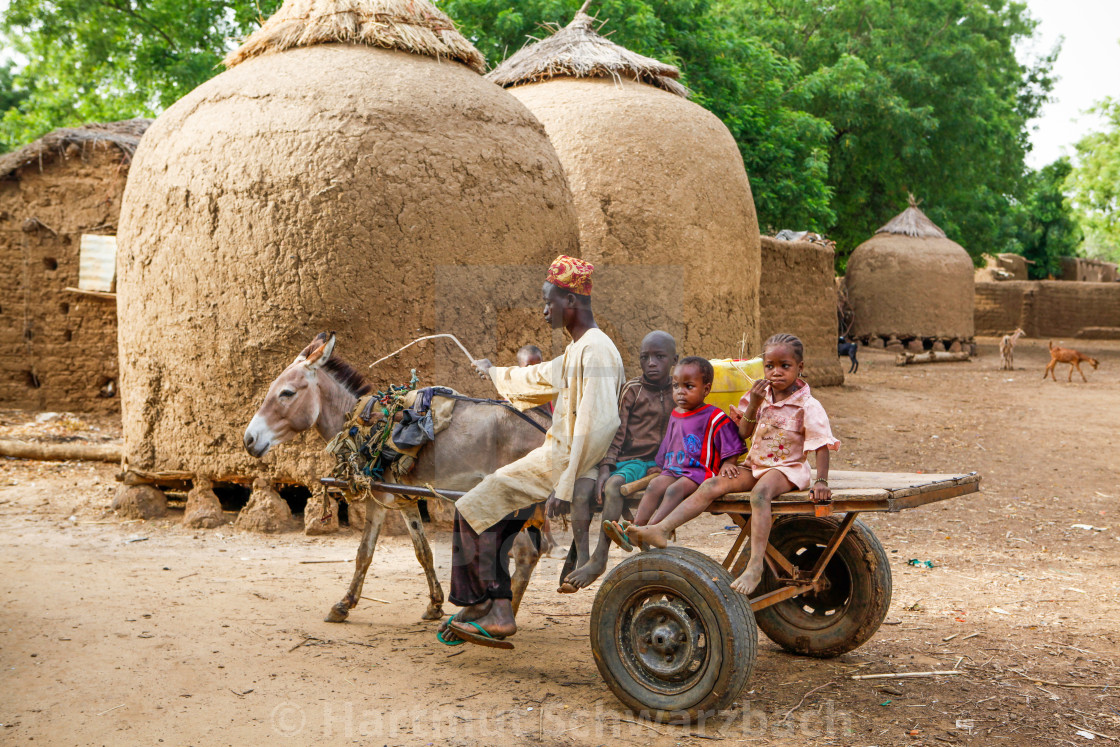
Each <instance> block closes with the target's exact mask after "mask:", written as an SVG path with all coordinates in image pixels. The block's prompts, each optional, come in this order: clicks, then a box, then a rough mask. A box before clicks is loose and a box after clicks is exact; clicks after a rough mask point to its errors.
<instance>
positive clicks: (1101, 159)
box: [1067, 99, 1120, 261]
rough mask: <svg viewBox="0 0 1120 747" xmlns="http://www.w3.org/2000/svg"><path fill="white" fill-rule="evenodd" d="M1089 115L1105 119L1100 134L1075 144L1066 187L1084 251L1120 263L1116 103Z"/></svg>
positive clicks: (1119, 113)
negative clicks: (1083, 238)
mask: <svg viewBox="0 0 1120 747" xmlns="http://www.w3.org/2000/svg"><path fill="white" fill-rule="evenodd" d="M1092 111H1093V112H1095V113H1098V114H1101V115H1103V116H1104V118H1105V127H1104V129H1103V130H1102V131H1100V132H1094V133H1092V134H1090V135H1086V136H1085V137H1084V138H1082V139H1081V141H1080V142H1078V143H1077V166H1076V168H1074V169H1073V172H1072V173H1071V174H1070V178H1069V180H1068V182H1067V187H1068V188H1069V189H1070V190H1071V192H1072V193H1073V204H1074V208H1075V210H1076V211H1077V214H1078V217H1079V219H1080V221H1081V224H1082V226H1084V228H1085V232H1086V235H1087V236H1086V242H1085V243H1086V252H1087V253H1088V254H1090V255H1093V256H1097V257H1102V258H1108V259H1112V260H1115V261H1120V101H1115V100H1113V99H1105V100H1104V101H1103V102H1101V103H1100V104H1098V105H1097V106H1096V107H1095V108H1094V109H1093V110H1092Z"/></svg>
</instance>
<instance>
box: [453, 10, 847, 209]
mask: <svg viewBox="0 0 1120 747" xmlns="http://www.w3.org/2000/svg"><path fill="white" fill-rule="evenodd" d="M440 5H441V7H442V8H443V9H444V10H445V11H446V12H447V13H448V14H449V15H450V16H451V17H452V18H454V19H455V21H456V22H457V23H458V24H459V27H460V29H461V30H462V31H463V33H465V34H466V35H467V36H468V37H469V38H470V39H471V41H472V42H474V43H475V44H476V46H478V48H479V49H480V50H481V51H482V53H483V54H485V55H486V58H487V60H488V61H489V63H490V64H491V65H492V66H495V65H497V64H499V63H500V62H501V61H502V60H503V59H505V58H506V57H508V56H509V55H510V54H512V53H514V52H516V51H517V50H518V49H520V48H521V47H522V46H523V45H524V44H525V43H526V42H527V41H528V40H529V39H528V37H529V36H530V35H532V36H535V37H538V38H539V37H540V36H541V35H542V34H548V33H551V31H550V29H549V28H546V27H545V26H544V25H545V24H558V25H561V26H562V25H565V24H567V23H568V22H569V21H570V20H571V19H572V16H573V15H575V12H576V10H577V9H578V8H579V6H580V5H581V0H519V2H517V3H511V2H510V1H509V0H444V1H443V2H441V3H440ZM590 12H591V13H593V14H594V15H596V16H597V17H598V18H600V19H602V20H604V21H607V25H606V27H605V28H604V29H603V33H609V34H610V37H609V38H610V39H611V40H612V41H614V42H616V43H618V44H621V45H622V46H624V47H627V48H628V49H631V50H633V51H635V52H638V53H640V54H644V55H648V56H650V57H655V58H657V59H659V60H662V61H664V62H668V63H671V64H674V65H678V66H679V67H680V68H681V70H682V82H683V83H684V84H685V85H686V86H687V87H688V88H689V89H690V90H691V91H692V94H693V97H692V98H693V100H694V101H696V102H697V103H698V104H700V105H701V106H704V107H707V108H708V109H710V110H711V111H712V112H713V113H715V114H716V116H718V117H719V118H720V119H721V120H723V122H724V124H726V125H727V127H728V129H730V130H731V133H732V135H733V136H734V137H735V139H736V141H737V142H738V144H739V148H740V151H741V152H742V154H743V161H744V163H745V165H746V168H747V173H748V174H749V175H750V179H751V190H752V192H753V193H754V199H755V205H756V207H757V210H758V216H759V224H760V225H761V226H762V227H763V230H765V229H766V228H775V229H780V228H803V229H806V228H807V229H812V230H817V231H823V230H824V229H825V228H826V227H827V226H828V225H830V224H831V223H832V222H833V220H834V216H833V214H832V211H831V209H830V207H829V204H830V202H831V199H832V195H831V190H830V189H829V188H828V185H827V182H828V161H827V143H828V138H829V136H830V128H829V126H828V123H827V122H825V121H824V120H823V119H821V118H820V117H817V116H813V115H812V114H809V113H807V112H806V111H804V108H805V104H806V103H807V102H806V101H805V100H804V99H805V97H804V94H803V93H802V92H801V91H800V89H799V88H798V86H797V83H798V81H799V80H800V77H801V74H800V71H799V70H798V67H797V65H796V64H794V63H793V62H791V61H790V60H789V59H788V58H785V57H782V56H781V55H779V54H777V53H776V52H775V51H774V50H773V49H772V48H771V47H770V45H768V44H767V43H766V42H764V41H763V40H761V39H759V38H758V37H756V36H753V35H749V34H740V33H736V30H735V29H736V28H738V27H741V26H742V25H743V24H745V22H746V19H741V18H736V19H735V20H734V21H732V20H731V19H732V18H733V17H735V16H736V14H739V13H741V12H742V11H741V10H740V9H737V8H736V7H735V6H734V5H731V4H729V3H727V2H722V1H721V0H603V1H602V2H596V3H595V4H594V5H593V6H592V8H591V11H590Z"/></svg>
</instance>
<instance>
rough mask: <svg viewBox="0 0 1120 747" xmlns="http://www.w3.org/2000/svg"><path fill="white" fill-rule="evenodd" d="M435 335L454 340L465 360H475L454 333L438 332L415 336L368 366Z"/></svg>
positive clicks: (435, 336)
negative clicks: (465, 357) (437, 333)
mask: <svg viewBox="0 0 1120 747" xmlns="http://www.w3.org/2000/svg"><path fill="white" fill-rule="evenodd" d="M437 337H446V338H448V339H449V340H452V341H453V342H454V343H455V344H456V345H458V346H459V349H460V350H462V351H463V355H465V356H467V360H469V361H470V362H471V363H474V362H475V357H474V356H473V355H471V354H470V351H468V350H467V349H466V348H465V347H464V346H463V343H461V342H459V338H458V337H456V336H455V335H449V334H440V335H427V336H425V337H417V338H416V339H415V340H413V341H412V342H410V343H408V344H407V345H405V346H404V347H400V348H397V349H396V350H394V351H393V352H391V353H389V354H388V355H386V356H384V357H382V358H378V359H377V360H375V361H374V362H373V363H371V364H369V367H370V368H373V367H374V366H376V365H377V364H378V363H380V362H381V361H383V360H387V359H389V358H392V357H393V356H394V355H396V354H398V353H400V352H401V351H403V350H405V349H407V348H410V347H412V346H413V345H415V344H416V343H418V342H423V341H424V340H434V339H435V338H437Z"/></svg>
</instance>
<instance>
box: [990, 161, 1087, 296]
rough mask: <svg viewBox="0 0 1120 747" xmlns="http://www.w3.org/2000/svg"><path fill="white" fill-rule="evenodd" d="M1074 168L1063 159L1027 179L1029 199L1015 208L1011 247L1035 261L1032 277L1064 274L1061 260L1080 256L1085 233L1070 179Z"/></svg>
mask: <svg viewBox="0 0 1120 747" xmlns="http://www.w3.org/2000/svg"><path fill="white" fill-rule="evenodd" d="M1072 171H1073V166H1072V165H1071V164H1070V162H1069V159H1068V158H1060V159H1058V160H1057V161H1054V163H1051V164H1049V165H1047V166H1044V167H1043V168H1041V169H1039V170H1038V171H1032V172H1030V173H1029V174H1027V176H1026V177H1025V178H1024V183H1025V185H1026V187H1025V196H1024V198H1023V200H1022V201H1021V202H1016V203H1015V204H1014V205H1013V206H1012V211H1011V213H1010V215H1011V225H1010V226H1008V228H1007V230H1006V233H1007V235H1008V236H1009V237H1010V241H1009V243H1008V246H1007V248H1008V249H1011V250H1012V251H1014V252H1015V253H1017V254H1022V255H1023V256H1024V257H1026V258H1027V259H1029V260H1031V261H1032V262H1034V264H1033V265H1030V274H1031V277H1032V278H1038V279H1044V278H1047V277H1049V276H1051V275H1059V274H1061V261H1060V260H1061V258H1062V257H1073V256H1076V255H1077V252H1078V250H1079V248H1080V247H1081V242H1082V239H1083V237H1084V233H1083V232H1082V230H1081V226H1080V225H1078V222H1077V217H1076V216H1075V215H1074V212H1073V207H1072V206H1071V205H1070V200H1069V198H1068V197H1067V196H1066V194H1065V185H1066V180H1067V179H1068V178H1069V175H1070V172H1072Z"/></svg>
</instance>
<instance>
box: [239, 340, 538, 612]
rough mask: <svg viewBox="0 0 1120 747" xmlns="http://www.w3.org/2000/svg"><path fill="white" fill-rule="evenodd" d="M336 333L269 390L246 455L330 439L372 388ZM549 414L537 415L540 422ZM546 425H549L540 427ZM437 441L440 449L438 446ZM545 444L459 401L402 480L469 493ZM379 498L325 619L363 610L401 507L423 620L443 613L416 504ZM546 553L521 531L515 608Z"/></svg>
mask: <svg viewBox="0 0 1120 747" xmlns="http://www.w3.org/2000/svg"><path fill="white" fill-rule="evenodd" d="M334 346H335V336H334V333H331V334H330V335H329V336H328V335H327V334H326V333H320V334H319V335H317V336H316V337H315V339H314V340H313V341H312V342H311V344H310V345H308V346H307V347H306V348H304V349H303V351H302V352H301V353H300V354H299V355H298V356H296V359H295V360H294V361H292V363H291V364H290V365H289V366H288V367H287V368H285V369H284V371H283V373H281V374H280V375H279V376H278V377H277V378H276V380H275V381H273V382H272V384H271V385H269V387H268V392H267V394H265V398H264V402H263V404H261V407H260V409H259V410H257V413H256V414H255V415H254V416H253V419H252V420H250V421H249V425H248V427H247V428H246V429H245V437H244V443H245V450H246V451H248V452H249V453H250V454H251V455H252V456H255V457H257V458H260V457H263V456H264V455H265V454H267V453H268V451H269V449H271V448H272V447H273V446H276V445H277V444H282V443H284V442H286V441H290V440H291V439H292V438H294V437H295V436H296V434H298V433H301V432H303V431H306V430H308V429H310V428H312V427H314V428H315V429H316V430H317V431H318V432H319V435H320V436H322V438H323V440H324V441H329V440H330V439H332V438H334V436H335V434H337V433H338V432H339V431H341V430H342V428H343V426H344V425H345V423H346V419H347V416H348V415H349V413H350V411H351V410H353V409H354V406H355V405H356V404H357V402H358V399H359V398H360V397H362V396H364V395H365V394H368V393H369V392H370V391H371V386H370V384H369V382H368V381H366V379H365V377H364V376H362V374H360V373H359V372H358V371H357V370H355V369H354V368H353V367H352V366H350V365H349V364H348V363H346V362H345V361H343V360H342V359H340V358H337V357H335V356H334ZM541 417H543V416H542V415H540V413H539V412H538V413H537V414H536V419H538V420H539V419H540V418H541ZM541 425H542V426H544V427H547V425H548V423H547V422H541ZM437 442H438V444H439V445H438V448H437V447H436V443H437ZM543 443H544V434H543V433H541V431H539V430H538V429H536V428H534V427H533V426H532V425H530V424H529V423H527V422H525V421H524V420H523V419H521V418H520V417H518V416H517V415H516V414H514V413H512V412H510V411H509V410H508V409H507V408H505V407H496V406H494V405H487V404H485V403H475V402H459V403H458V404H457V405H456V406H455V415H454V417H453V418H452V419H451V423H450V424H449V425H448V426H447V428H446V429H445V430H443V431H441V432H440V434H439V438H438V440H437V441H434V442H432V443H429V444H426V445H425V446H424V447H423V448H421V449H420V452H419V454H418V455H417V458H416V464H415V466H414V467H413V469H412V472H411V473H410V474H409V475H408V476H407V477H406V478H402V481H405V482H407V483H409V484H413V485H424V484H431V485H434V486H436V487H437V489H438V488H443V489H445V490H470V489H471V488H473V487H474V486H475V485H477V484H478V483H479V482H480V481H481V480H482V478H483V477H485V476H486V475H488V474H490V473H491V472H493V471H494V470H496V469H498V468H499V467H501V466H502V465H505V464H508V463H510V462H512V461H514V460H516V459H519V458H521V457H522V456H524V455H525V454H527V453H529V452H530V451H532V450H533V449H535V448H537V447H538V446H540V445H541V444H543ZM376 498H377V500H372V499H366V500H365V509H366V510H365V516H366V521H365V526H364V527H363V529H362V539H361V544H359V545H358V555H357V557H356V558H355V559H354V577H353V579H352V580H351V581H350V587H349V589H347V591H346V595H345V596H343V598H342V600H341V601H339V602H338V603H336V604H335V605H334V606H333V607H331V610H330V612H329V613H328V614H327V617H326V622H344V621H345V620H346V618H347V617H348V616H349V614H350V610H351V609H353V608H354V607H356V606H357V604H358V599H359V597H360V596H361V593H362V585H363V584H364V583H365V577H366V571H367V570H368V569H369V564H370V561H371V560H372V559H373V551H374V548H375V547H376V546H377V537H378V535H379V534H380V532H381V525H382V523H383V522H384V521H385V516H386V511H387V510H389V509H388V508H386V507H389V508H397V507H399V508H400V510H401V511H402V512H403V513H404V518H405V524H406V525H407V527H408V533H409V535H410V536H411V537H412V545H413V548H414V549H415V551H416V559H417V560H419V561H420V565H421V566H423V568H424V576H425V578H426V579H427V581H428V593H429V597H430V601H429V604H428V608H427V610H425V612H424V614H423V615H422V617H423V619H425V620H438V619H440V618H441V617H442V616H443V600H444V596H443V588H442V587H441V586H440V583H439V579H437V578H436V572H435V564H434V561H433V559H432V550H431V547H430V546H429V545H428V539H427V537H426V536H425V535H424V525H423V523H422V522H421V519H420V509H419V507H418V506H417V505H416V501H415V500H408V499H402V498H399V497H397V496H395V495H390V494H387V493H377V494H376ZM541 554H543V551H542V550H541V549H540V548H538V547H537V545H536V544H534V542H533V541H532V539H530V538H529V535H528V534H527V533H526V532H521V533H520V534H519V535H518V537H517V539H516V540H515V543H514V547H513V549H512V550H511V555H512V556H513V558H514V561H515V563H516V569H515V571H514V574H513V608H514V611H515V612H516V610H517V608H518V606H519V605H520V602H521V596H522V595H523V594H524V593H525V587H526V586H527V585H528V583H529V578H530V576H531V575H532V573H533V569H534V568H535V567H536V564H537V561H538V560H539V559H540V556H541Z"/></svg>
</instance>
